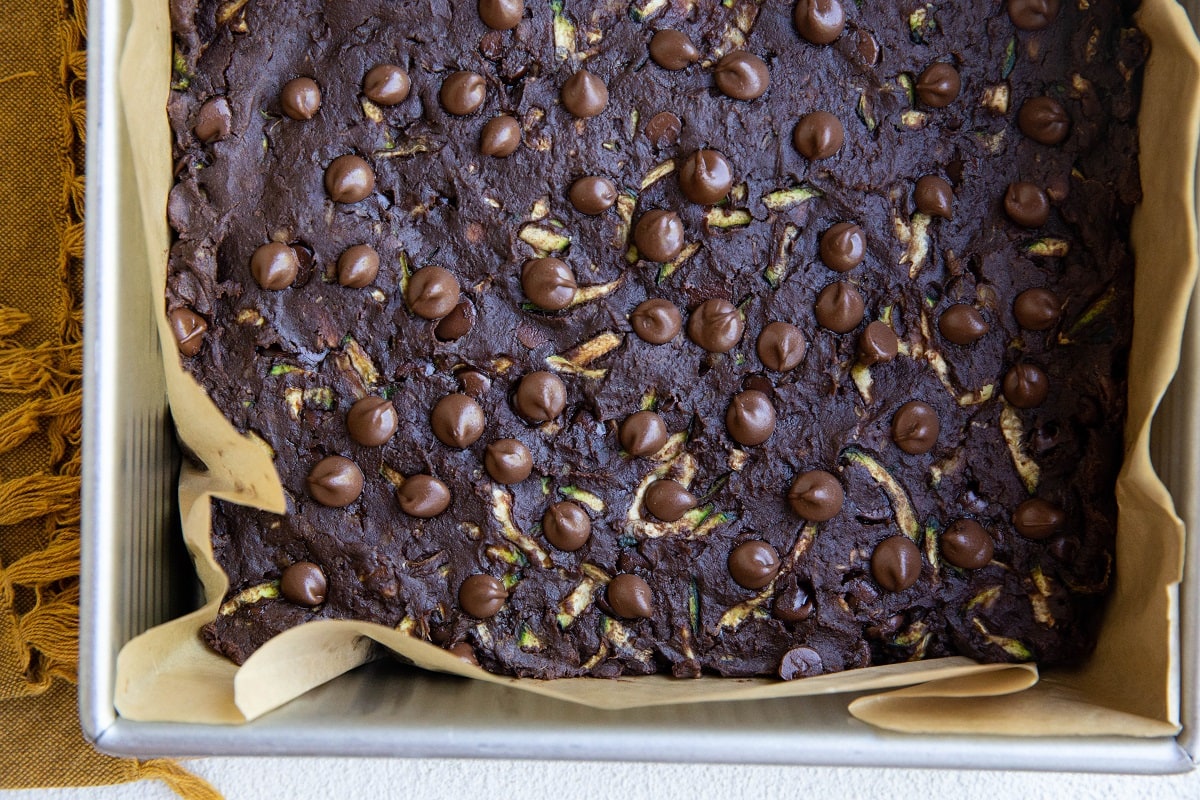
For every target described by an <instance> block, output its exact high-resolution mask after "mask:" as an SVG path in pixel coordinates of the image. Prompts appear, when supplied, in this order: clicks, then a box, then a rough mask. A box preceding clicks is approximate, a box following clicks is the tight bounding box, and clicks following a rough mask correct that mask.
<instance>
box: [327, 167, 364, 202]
mask: <svg viewBox="0 0 1200 800" xmlns="http://www.w3.org/2000/svg"><path fill="white" fill-rule="evenodd" d="M325 191H326V192H328V193H329V198H330V199H331V200H333V201H334V202H335V203H357V202H358V201H359V200H363V199H366V198H367V197H370V196H371V193H372V192H374V191H375V170H373V169H371V165H370V164H368V163H367V162H366V161H364V160H363V159H362V158H360V157H358V156H353V155H345V156H338V157H337V158H335V159H334V160H333V161H332V162H330V164H329V166H328V167H327V168H326V169H325Z"/></svg>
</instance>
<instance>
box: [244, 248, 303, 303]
mask: <svg viewBox="0 0 1200 800" xmlns="http://www.w3.org/2000/svg"><path fill="white" fill-rule="evenodd" d="M299 271H300V259H299V258H297V256H296V251H295V250H293V249H292V248H291V247H288V246H287V245H286V244H283V243H282V242H271V243H270V244H264V245H262V246H261V247H258V248H256V249H255V251H254V255H252V256H250V274H251V275H253V276H254V282H255V283H257V284H258V285H259V286H261V287H262V288H264V289H266V290H268V291H272V292H277V291H279V290H280V289H286V288H287V287H289V286H291V285H292V281H294V280H296V274H297V273H298V272H299Z"/></svg>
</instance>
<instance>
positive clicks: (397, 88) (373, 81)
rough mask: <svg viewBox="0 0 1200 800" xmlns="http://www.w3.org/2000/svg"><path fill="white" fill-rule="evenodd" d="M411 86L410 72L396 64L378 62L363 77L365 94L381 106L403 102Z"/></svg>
mask: <svg viewBox="0 0 1200 800" xmlns="http://www.w3.org/2000/svg"><path fill="white" fill-rule="evenodd" d="M411 88H412V82H411V81H409V79H408V73H407V72H405V71H404V70H403V69H402V68H401V67H398V66H396V65H395V64H376V65H375V66H373V67H371V69H370V70H368V71H367V74H366V76H365V77H364V78H363V94H364V95H366V96H367V99H368V100H370V101H371V102H372V103H376V104H378V105H381V106H394V105H397V104H398V103H403V102H404V99H405V98H406V97H408V92H409V90H410V89H411Z"/></svg>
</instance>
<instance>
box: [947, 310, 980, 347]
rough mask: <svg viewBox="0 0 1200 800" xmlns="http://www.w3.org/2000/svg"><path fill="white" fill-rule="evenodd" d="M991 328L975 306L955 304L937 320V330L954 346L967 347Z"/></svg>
mask: <svg viewBox="0 0 1200 800" xmlns="http://www.w3.org/2000/svg"><path fill="white" fill-rule="evenodd" d="M990 329H991V326H990V325H988V324H987V321H986V320H984V318H983V315H982V314H980V313H979V310H978V309H977V308H975V306H969V305H967V304H966V303H955V304H954V305H952V306H950V307H949V308H947V309H946V310H945V311H943V312H942V316H941V317H939V318H938V330H939V331H941V332H942V336H944V337H946V339H947V340H948V341H951V342H953V343H954V344H961V345H969V344H974V343H975V342H977V341H979V340H980V339H982V338H983V337H984V335H986V334H987V332H988V331H989V330H990Z"/></svg>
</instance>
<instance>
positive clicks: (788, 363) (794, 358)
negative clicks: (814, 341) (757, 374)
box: [757, 322, 808, 372]
mask: <svg viewBox="0 0 1200 800" xmlns="http://www.w3.org/2000/svg"><path fill="white" fill-rule="evenodd" d="M757 350H758V358H759V360H760V361H762V363H763V366H764V367H766V368H767V369H769V370H774V371H775V372H788V371H789V370H793V369H795V368H796V367H798V366H800V361H801V360H802V359H803V358H804V353H805V351H806V350H808V342H807V341H805V339H804V334H803V333H802V332H801V331H800V329H799V328H797V327H796V326H795V325H792V324H790V323H787V322H769V323H767V325H766V326H765V327H763V329H762V333H760V334H759V335H758V345H757Z"/></svg>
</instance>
